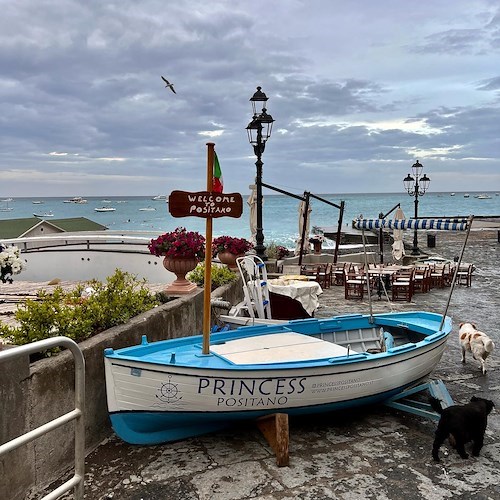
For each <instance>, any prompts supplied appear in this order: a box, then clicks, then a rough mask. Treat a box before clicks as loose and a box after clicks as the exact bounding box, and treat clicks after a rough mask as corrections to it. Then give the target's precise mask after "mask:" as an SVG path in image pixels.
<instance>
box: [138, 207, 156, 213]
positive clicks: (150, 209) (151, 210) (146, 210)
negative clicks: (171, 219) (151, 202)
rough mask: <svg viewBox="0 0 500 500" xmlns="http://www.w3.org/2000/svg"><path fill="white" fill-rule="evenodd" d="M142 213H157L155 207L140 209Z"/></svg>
mask: <svg viewBox="0 0 500 500" xmlns="http://www.w3.org/2000/svg"><path fill="white" fill-rule="evenodd" d="M139 211H140V212H156V208H155V207H145V208H139Z"/></svg>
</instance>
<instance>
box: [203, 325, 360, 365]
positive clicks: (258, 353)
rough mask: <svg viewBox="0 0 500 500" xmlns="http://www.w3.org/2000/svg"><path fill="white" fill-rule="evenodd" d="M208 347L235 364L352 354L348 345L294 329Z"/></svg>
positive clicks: (302, 359) (279, 361)
mask: <svg viewBox="0 0 500 500" xmlns="http://www.w3.org/2000/svg"><path fill="white" fill-rule="evenodd" d="M210 350H211V352H212V353H214V354H217V355H218V356H220V357H222V358H224V359H225V360H227V361H229V362H230V363H233V364H236V365H247V364H255V365H259V364H269V363H291V362H294V361H311V360H315V359H326V358H333V357H339V356H346V355H347V353H348V352H349V353H351V354H355V351H353V350H352V349H350V350H348V349H347V348H345V347H342V346H339V345H337V344H332V343H331V342H326V341H324V340H321V339H318V338H315V337H311V336H309V335H303V334H301V333H296V332H286V333H275V334H271V335H260V336H257V337H249V338H244V339H236V340H231V341H229V342H226V343H225V344H216V345H212V346H211V347H210Z"/></svg>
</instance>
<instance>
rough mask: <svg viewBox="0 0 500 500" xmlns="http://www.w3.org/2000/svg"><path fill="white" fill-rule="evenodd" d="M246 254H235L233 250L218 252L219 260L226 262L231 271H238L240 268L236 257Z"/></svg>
mask: <svg viewBox="0 0 500 500" xmlns="http://www.w3.org/2000/svg"><path fill="white" fill-rule="evenodd" d="M244 255H245V254H238V255H237V254H235V253H231V252H227V251H225V252H219V253H218V254H217V257H219V260H220V261H221V262H222V263H223V264H225V265H226V266H227V267H229V269H231V271H236V270H237V269H238V266H237V264H236V259H237V258H238V257H244Z"/></svg>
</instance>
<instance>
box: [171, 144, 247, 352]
mask: <svg viewBox="0 0 500 500" xmlns="http://www.w3.org/2000/svg"><path fill="white" fill-rule="evenodd" d="M214 147H215V144H214V143H213V142H207V190H206V191H198V192H188V191H172V193H171V194H170V196H169V197H168V211H169V212H170V214H171V215H172V217H202V218H204V219H206V231H205V233H206V234H205V289H204V295H203V351H202V353H203V354H204V355H208V354H209V353H210V295H211V288H212V286H211V285H212V220H213V219H215V218H219V217H236V218H238V217H241V214H242V213H243V198H242V197H241V194H239V193H217V192H214V191H212V189H213V175H214V173H213V169H214V157H215V154H214V153H215V149H214Z"/></svg>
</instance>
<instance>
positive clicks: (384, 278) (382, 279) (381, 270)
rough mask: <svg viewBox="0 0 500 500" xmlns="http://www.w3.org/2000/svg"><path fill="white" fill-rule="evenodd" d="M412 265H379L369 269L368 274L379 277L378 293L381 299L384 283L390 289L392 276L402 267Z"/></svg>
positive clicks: (406, 267)
mask: <svg viewBox="0 0 500 500" xmlns="http://www.w3.org/2000/svg"><path fill="white" fill-rule="evenodd" d="M410 267H411V266H398V265H390V266H377V267H374V268H371V269H368V275H369V276H374V277H375V278H376V279H377V295H378V299H379V300H380V299H381V298H382V287H383V284H385V289H386V290H388V289H389V288H390V286H391V277H392V276H393V275H394V274H396V273H397V272H398V271H401V270H402V269H408V268H410Z"/></svg>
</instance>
